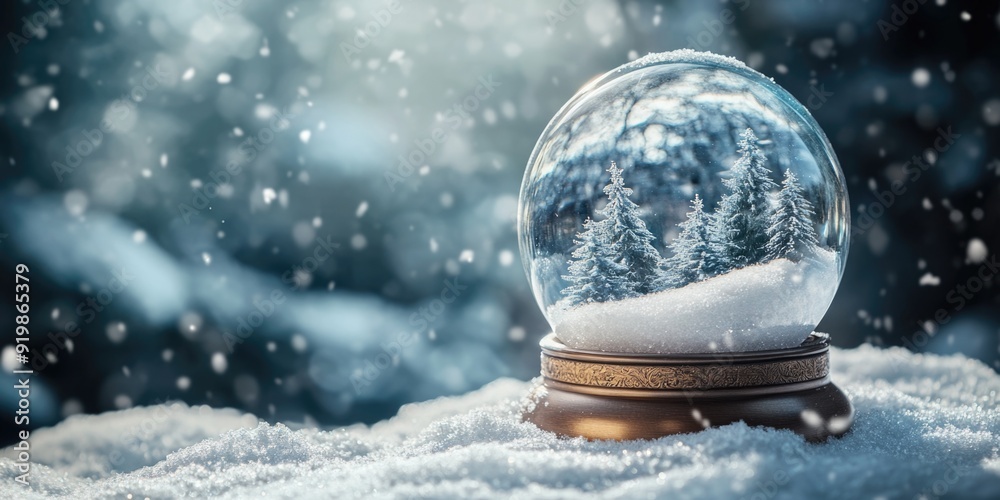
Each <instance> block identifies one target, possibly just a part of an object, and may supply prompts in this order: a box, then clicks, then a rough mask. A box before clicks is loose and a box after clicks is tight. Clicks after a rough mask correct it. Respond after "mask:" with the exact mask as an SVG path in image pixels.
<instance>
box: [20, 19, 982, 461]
mask: <svg viewBox="0 0 1000 500" xmlns="http://www.w3.org/2000/svg"><path fill="white" fill-rule="evenodd" d="M53 4H54V5H58V9H57V10H48V9H50V8H51V5H53ZM0 20H2V24H3V29H2V31H3V33H5V34H6V35H5V43H4V46H3V47H0V58H2V59H0V60H2V61H3V63H2V65H0V67H2V68H3V74H2V77H0V123H2V129H0V269H3V270H5V271H4V272H5V273H6V276H5V277H4V276H0V280H5V281H6V282H7V283H8V286H5V287H4V288H5V289H10V290H7V291H6V292H5V293H4V295H3V298H4V301H3V304H5V306H3V307H0V324H2V325H7V326H5V327H4V331H6V332H9V333H8V334H6V335H5V336H4V337H3V338H0V349H2V356H0V361H2V365H3V375H0V379H2V380H0V381H2V383H3V384H4V385H7V384H8V383H13V381H12V377H11V375H9V373H10V370H11V369H12V368H16V367H17V366H18V363H17V361H16V359H15V356H14V355H15V353H14V350H13V347H12V345H13V344H14V334H13V325H14V319H13V318H14V312H15V311H14V308H13V304H14V302H13V296H12V294H11V293H12V292H13V287H14V276H13V274H14V266H15V265H16V264H18V263H25V264H26V265H28V266H29V268H30V274H29V276H30V279H31V282H30V283H31V302H30V304H31V323H30V325H31V332H32V339H33V340H32V346H33V349H34V352H33V356H32V364H33V365H34V366H35V368H36V372H37V373H38V374H37V375H36V377H35V378H34V380H33V384H34V387H33V392H32V407H31V411H32V413H31V423H32V425H33V426H36V427H37V426H43V425H44V426H47V425H52V424H54V423H56V422H57V421H59V420H60V419H62V418H65V417H67V416H69V415H73V414H78V413H98V412H103V411H109V410H115V409H120V408H128V407H131V406H134V405H146V404H155V403H160V402H164V401H169V400H183V401H186V402H188V403H191V404H209V405H212V406H219V407H221V406H231V407H236V408H240V409H243V410H246V411H249V412H253V413H255V414H257V415H259V416H261V417H262V418H266V419H268V420H271V421H286V422H299V423H302V424H305V425H335V424H347V423H353V422H373V421H377V420H379V419H383V418H385V417H387V416H390V415H392V414H394V413H395V412H396V410H397V409H398V408H399V406H400V405H402V404H404V403H407V402H411V401H419V400H425V399H428V398H433V397H436V396H440V395H449V394H459V393H464V392H467V391H469V390H472V389H475V388H477V387H480V386H482V385H483V384H485V383H488V382H489V381H491V380H494V379H496V378H497V377H505V376H510V377H518V378H522V379H527V378H530V377H533V376H535V375H536V374H537V373H538V347H537V341H538V339H539V338H540V337H541V336H543V335H544V334H545V333H547V329H548V325H547V324H546V323H545V321H544V319H543V318H542V315H541V313H540V312H539V311H538V309H537V306H536V304H535V302H534V300H533V298H532V296H531V293H530V291H529V289H528V284H527V281H526V280H525V278H524V273H523V270H522V267H521V262H520V257H519V255H518V250H517V246H516V234H515V233H516V231H515V211H516V204H517V195H518V189H519V186H520V181H521V177H522V174H523V171H524V166H525V163H526V161H527V158H528V155H529V153H530V152H531V149H532V147H533V146H534V144H535V141H536V139H537V138H538V135H539V134H540V133H541V131H542V129H543V127H544V126H545V124H546V123H547V121H548V120H549V118H551V117H552V115H553V114H554V113H555V112H556V111H557V110H558V109H559V107H560V106H561V105H562V104H563V103H564V102H566V100H568V99H569V98H570V96H572V95H573V94H574V93H575V92H576V90H577V89H578V88H580V87H581V86H582V85H583V84H584V83H586V82H587V81H589V80H590V79H592V78H594V77H595V76H597V75H599V74H601V73H603V72H605V71H608V70H610V69H612V68H614V67H616V66H618V65H620V64H622V63H625V62H627V61H629V60H632V59H635V58H637V57H640V56H642V55H644V54H646V53H648V52H660V51H665V50H672V49H678V48H684V47H689V48H694V49H700V50H710V51H713V52H717V53H721V54H726V55H732V56H734V57H737V58H739V59H741V60H743V61H746V62H747V64H748V65H750V66H752V67H754V68H756V69H758V70H759V71H761V72H763V73H765V74H766V75H769V76H772V77H773V78H774V79H775V80H776V81H777V83H779V84H780V85H782V86H783V87H785V88H786V89H787V90H788V91H789V92H791V93H792V94H793V95H795V96H796V97H797V98H798V99H799V100H800V101H801V102H803V103H804V104H806V105H807V107H808V108H810V110H811V111H812V113H813V115H814V116H815V118H816V120H817V121H818V122H819V124H820V125H821V126H822V127H823V129H824V130H825V131H826V133H827V135H828V136H829V138H830V140H831V142H832V144H833V146H834V148H835V149H836V151H837V154H838V156H839V158H840V162H841V165H842V168H843V170H844V173H845V175H846V177H847V180H848V187H849V192H850V196H851V212H852V217H853V219H854V223H855V226H856V227H860V226H859V223H860V222H861V221H866V222H864V228H863V229H861V230H859V231H856V232H855V234H854V236H853V239H852V245H851V249H850V257H849V259H848V261H847V270H846V272H845V275H844V278H843V281H842V284H841V287H840V290H839V293H838V295H837V298H836V299H835V301H834V303H833V305H832V306H831V308H830V311H829V313H828V314H827V316H826V318H825V319H824V321H823V322H822V323H821V324H820V327H819V330H821V331H826V332H829V333H831V334H832V335H833V340H834V343H835V344H836V345H837V346H841V347H850V346H856V345H859V344H861V343H865V342H869V343H872V344H876V345H886V346H890V345H905V346H907V347H909V348H911V349H914V350H917V351H925V352H936V353H963V354H965V355H967V356H970V357H973V358H977V359H980V360H982V361H983V362H985V363H987V364H989V365H990V366H992V367H994V369H997V368H998V367H1000V354H998V337H1000V313H998V311H1000V309H998V308H1000V294H997V288H996V287H995V284H994V283H993V280H992V275H993V274H994V273H995V272H996V269H995V268H994V267H991V264H990V263H991V262H996V261H995V258H996V253H995V252H996V251H997V249H1000V232H998V231H997V227H998V225H1000V189H998V182H997V181H998V180H1000V141H998V138H1000V135H998V132H1000V84H998V83H997V82H1000V36H998V34H1000V7H998V6H997V4H996V3H994V2H958V1H955V0H947V1H944V0H927V1H924V2H922V3H921V2H920V1H917V0H908V1H897V2H894V3H893V2H880V1H857V0H852V1H797V2H792V1H776V2H763V1H754V0H740V1H730V2H715V1H707V2H706V1H699V0H687V1H673V2H671V1H664V2H645V1H617V2H616V1H608V0H575V1H574V0H562V1H546V2H535V1H529V0H507V1H499V0H498V1H466V2H437V1H427V0H420V1H417V0H414V1H406V0H398V1H396V0H390V1H385V2H383V1H371V2H355V1H341V0H295V1H289V2H278V1H249V0H246V1H244V0H174V1H170V2H164V1H159V0H130V1H129V0H53V1H48V2H45V1H41V2H39V1H34V0H33V1H25V0H16V1H13V0H12V1H9V2H6V3H5V6H4V10H3V14H2V16H0ZM484 88H488V89H489V90H488V91H486V90H481V89H484ZM470 96H471V97H472V98H471V99H470ZM473 104H474V105H473ZM456 106H458V107H456ZM469 108H471V109H469ZM435 130H437V131H435ZM948 131H951V132H950V133H952V134H953V135H954V139H955V140H954V143H953V144H950V145H949V146H948V147H947V148H944V150H939V151H934V150H933V147H934V145H935V140H937V139H938V138H939V137H941V136H942V134H943V133H948ZM938 144H943V142H941V141H940V140H939V142H938ZM928 148H932V149H931V151H932V153H930V154H925V153H924V152H925V150H927V149H928ZM415 151H419V152H422V153H423V159H422V160H419V161H418V163H419V164H414V165H409V164H406V163H403V164H401V161H400V157H404V158H411V157H415V158H420V156H421V155H416V154H414V152H415ZM914 156H918V157H920V156H923V157H924V158H923V160H922V161H925V162H926V164H927V165H928V168H927V169H926V171H922V175H920V176H919V178H913V177H912V176H910V175H909V174H908V172H910V171H911V170H907V168H906V162H908V161H913V160H912V158H913V157H914ZM894 181H899V183H898V184H897V185H896V186H897V190H896V191H897V192H896V193H893V192H892V185H893V182H894ZM899 187H902V188H903V189H902V190H900V189H898V188H899ZM886 193H888V194H886ZM452 298H454V300H441V299H452ZM74 326H76V327H74ZM77 328H78V329H77ZM15 397H16V393H15V392H14V391H9V390H8V391H0V404H2V407H3V408H4V410H3V411H4V412H5V414H9V413H7V412H8V411H10V412H13V408H14V407H15V405H16V400H15ZM2 425H3V426H4V428H5V429H6V428H7V426H8V425H9V423H8V420H7V419H4V423H3V424H2ZM0 436H2V437H0V440H3V441H4V442H6V441H7V440H10V439H11V438H13V437H14V434H13V433H11V432H3V433H2V434H0Z"/></svg>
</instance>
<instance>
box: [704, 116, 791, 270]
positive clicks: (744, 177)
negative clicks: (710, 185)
mask: <svg viewBox="0 0 1000 500" xmlns="http://www.w3.org/2000/svg"><path fill="white" fill-rule="evenodd" d="M739 152H740V158H739V159H738V160H736V163H734V164H733V168H732V170H731V171H730V172H731V173H732V176H731V177H730V178H729V179H726V180H724V181H723V183H724V184H725V185H726V187H727V188H729V194H727V195H725V196H723V197H722V200H721V201H720V202H719V207H718V209H717V210H716V212H715V214H714V216H713V218H712V228H711V238H712V250H713V255H712V256H711V258H710V259H709V269H708V270H709V272H710V274H712V275H715V274H722V273H726V272H729V271H731V270H733V269H738V268H741V267H746V266H749V265H753V264H757V263H760V262H762V261H763V260H764V259H765V258H766V257H767V249H766V248H765V247H766V246H767V242H768V235H767V230H768V227H769V226H770V209H769V206H768V205H769V193H770V192H771V191H772V190H774V189H775V188H776V187H777V186H776V185H775V183H774V182H773V181H772V180H771V178H770V172H769V170H768V168H767V165H766V162H767V158H766V157H765V156H764V153H762V152H761V150H760V147H758V145H757V136H755V135H754V133H753V130H751V129H749V128H748V129H746V130H745V131H743V132H742V133H741V134H740V141H739Z"/></svg>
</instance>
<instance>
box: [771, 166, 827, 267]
mask: <svg viewBox="0 0 1000 500" xmlns="http://www.w3.org/2000/svg"><path fill="white" fill-rule="evenodd" d="M812 216H813V206H812V203H810V202H809V200H807V199H806V198H805V196H803V194H802V187H801V186H800V185H799V183H798V179H796V177H795V174H793V173H792V171H791V170H785V179H784V180H783V181H782V182H781V192H779V193H778V206H777V207H776V208H775V210H774V214H772V215H771V226H770V227H769V228H768V230H767V234H768V237H769V240H768V242H767V258H768V259H781V258H785V259H791V260H792V261H795V262H798V261H800V260H802V259H803V258H805V257H806V256H808V255H809V254H810V253H811V252H810V248H811V247H814V246H816V230H815V228H814V227H813V223H812Z"/></svg>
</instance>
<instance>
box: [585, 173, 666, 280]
mask: <svg viewBox="0 0 1000 500" xmlns="http://www.w3.org/2000/svg"><path fill="white" fill-rule="evenodd" d="M608 172H609V173H610V174H611V182H609V183H608V185H607V186H605V187H604V194H606V195H608V204H607V205H605V206H604V208H603V209H602V210H601V212H600V213H601V215H603V216H604V217H605V221H606V222H607V223H608V229H609V230H610V232H611V245H612V251H613V252H614V253H615V254H616V255H618V256H619V257H620V259H619V262H620V263H621V264H622V265H624V266H625V267H626V268H628V273H629V281H630V283H631V285H632V286H633V289H634V290H635V291H636V292H637V293H639V294H646V293H650V292H654V291H656V281H657V278H659V276H660V260H661V257H660V252H658V251H656V248H654V247H653V243H652V242H653V240H654V239H655V237H654V236H653V233H651V232H649V229H648V228H647V227H646V223H645V222H643V220H642V218H641V217H640V216H639V206H638V205H636V204H635V202H633V201H632V200H631V199H629V196H631V195H632V190H631V189H630V188H627V187H625V180H624V179H623V178H622V169H620V168H618V166H617V165H615V163H614V162H611V167H609V168H608Z"/></svg>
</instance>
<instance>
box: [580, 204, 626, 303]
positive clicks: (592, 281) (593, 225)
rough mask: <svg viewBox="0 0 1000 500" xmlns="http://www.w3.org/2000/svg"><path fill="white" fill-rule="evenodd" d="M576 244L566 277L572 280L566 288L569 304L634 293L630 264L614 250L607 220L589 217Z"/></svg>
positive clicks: (608, 298)
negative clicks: (626, 265) (629, 273)
mask: <svg viewBox="0 0 1000 500" xmlns="http://www.w3.org/2000/svg"><path fill="white" fill-rule="evenodd" d="M574 242H575V243H576V245H577V248H576V250H574V251H573V258H572V260H570V264H569V274H567V275H565V276H563V279H565V280H566V281H569V282H570V283H572V284H571V285H570V286H568V287H566V288H565V289H564V290H563V292H562V293H563V295H565V296H566V298H567V300H568V301H569V303H570V304H574V305H576V304H587V303H590V302H607V301H610V300H620V299H624V298H627V297H634V296H636V295H637V294H636V293H635V286H634V285H633V284H632V283H630V282H629V279H628V268H627V267H625V266H624V265H623V264H621V263H620V262H618V261H619V256H618V255H617V254H616V253H615V252H613V246H612V245H611V231H610V229H609V224H608V221H607V220H602V221H594V220H590V218H588V219H587V220H586V221H584V223H583V232H581V233H578V234H577V239H576V240H575V241H574Z"/></svg>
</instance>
